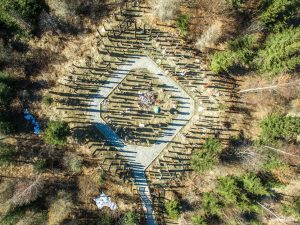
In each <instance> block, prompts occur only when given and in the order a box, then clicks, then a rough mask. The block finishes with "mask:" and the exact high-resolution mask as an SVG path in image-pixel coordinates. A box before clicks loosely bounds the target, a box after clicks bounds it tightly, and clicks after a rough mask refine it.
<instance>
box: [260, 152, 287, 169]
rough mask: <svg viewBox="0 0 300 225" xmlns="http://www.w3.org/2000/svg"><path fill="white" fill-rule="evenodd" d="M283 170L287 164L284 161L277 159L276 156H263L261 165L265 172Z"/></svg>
mask: <svg viewBox="0 0 300 225" xmlns="http://www.w3.org/2000/svg"><path fill="white" fill-rule="evenodd" d="M283 168H287V164H286V163H285V162H284V161H282V160H280V159H278V157H277V156H276V155H270V154H267V155H266V156H265V159H264V162H263V165H262V169H263V170H265V171H267V172H272V171H274V170H278V169H283Z"/></svg>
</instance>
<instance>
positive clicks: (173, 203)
mask: <svg viewBox="0 0 300 225" xmlns="http://www.w3.org/2000/svg"><path fill="white" fill-rule="evenodd" d="M165 209H166V213H167V215H168V216H169V217H170V218H171V219H178V218H179V216H180V212H181V206H180V203H179V201H178V200H170V201H167V202H165Z"/></svg>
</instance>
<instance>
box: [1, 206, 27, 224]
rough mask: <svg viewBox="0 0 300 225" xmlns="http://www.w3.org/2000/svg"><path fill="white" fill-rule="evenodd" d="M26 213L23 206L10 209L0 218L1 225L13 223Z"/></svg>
mask: <svg viewBox="0 0 300 225" xmlns="http://www.w3.org/2000/svg"><path fill="white" fill-rule="evenodd" d="M25 213H26V208H25V207H17V208H15V209H14V210H12V211H10V212H9V213H8V214H7V215H5V216H4V217H3V218H1V220H0V224H1V225H14V224H17V222H18V221H19V220H20V219H22V218H23V217H24V215H25Z"/></svg>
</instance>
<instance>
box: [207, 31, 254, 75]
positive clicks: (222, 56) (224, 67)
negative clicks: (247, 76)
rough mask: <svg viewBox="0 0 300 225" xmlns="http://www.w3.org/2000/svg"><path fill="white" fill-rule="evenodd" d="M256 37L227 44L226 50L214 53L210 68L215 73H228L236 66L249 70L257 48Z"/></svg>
mask: <svg viewBox="0 0 300 225" xmlns="http://www.w3.org/2000/svg"><path fill="white" fill-rule="evenodd" d="M258 38H259V37H258V35H246V36H244V37H241V38H238V39H236V40H234V41H230V42H229V43H228V49H227V50H225V51H223V52H216V53H215V54H213V56H212V58H211V64H210V68H211V70H212V71H213V72H215V73H224V72H225V73H229V72H231V71H233V69H234V68H235V67H237V66H239V67H244V68H247V69H248V68H250V67H251V66H252V59H253V58H254V56H255V51H256V49H257V47H258Z"/></svg>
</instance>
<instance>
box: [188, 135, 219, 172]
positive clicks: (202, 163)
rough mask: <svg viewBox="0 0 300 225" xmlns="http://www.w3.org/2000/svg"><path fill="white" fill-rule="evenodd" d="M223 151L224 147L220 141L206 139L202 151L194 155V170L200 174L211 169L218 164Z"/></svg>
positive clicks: (192, 163)
mask: <svg viewBox="0 0 300 225" xmlns="http://www.w3.org/2000/svg"><path fill="white" fill-rule="evenodd" d="M221 150H222V145H221V142H220V141H219V140H217V139H215V138H208V139H206V140H205V142H204V144H203V146H202V148H201V150H200V151H197V152H195V153H193V155H192V160H191V165H192V168H193V169H194V170H195V171H198V172H203V171H206V170H209V169H211V168H212V167H213V166H214V165H215V164H217V163H218V161H219V154H220V152H221Z"/></svg>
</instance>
